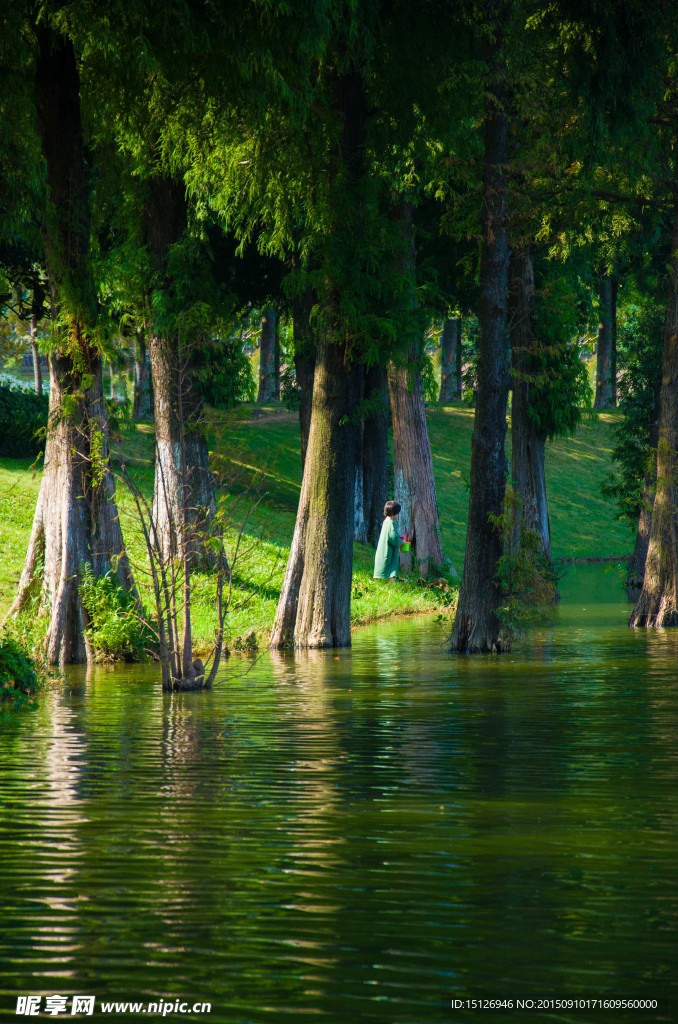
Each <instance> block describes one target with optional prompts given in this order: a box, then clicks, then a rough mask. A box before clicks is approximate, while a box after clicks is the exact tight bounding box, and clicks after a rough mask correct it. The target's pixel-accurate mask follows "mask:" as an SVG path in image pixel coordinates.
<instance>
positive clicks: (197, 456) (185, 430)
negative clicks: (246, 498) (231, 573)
mask: <svg viewBox="0 0 678 1024" xmlns="http://www.w3.org/2000/svg"><path fill="white" fill-rule="evenodd" d="M149 353H150V358H151V370H152V373H153V401H154V409H155V417H154V418H155V439H156V461H155V486H154V492H153V518H154V521H155V524H156V529H157V533H158V539H159V542H160V548H161V550H162V552H163V554H165V555H167V554H169V553H170V552H173V553H175V554H178V555H180V556H181V553H182V551H183V550H184V547H187V549H189V550H190V551H191V552H192V553H193V556H194V564H197V562H198V561H200V560H203V561H208V562H209V561H211V559H210V557H209V555H208V554H207V553H206V548H205V537H206V532H207V530H208V528H209V523H210V520H211V518H212V516H213V515H214V513H215V510H216V504H215V499H214V483H213V479H212V474H211V472H210V468H209V452H208V448H207V441H206V439H205V436H204V434H203V433H202V431H201V430H200V429H199V426H198V425H197V420H198V417H199V414H200V400H199V398H198V396H197V395H196V394H195V392H194V391H193V389H192V387H191V383H190V369H189V366H188V357H186V358H185V360H184V365H182V362H181V356H182V354H181V352H180V350H179V347H178V345H177V342H176V339H175V338H168V337H166V336H165V335H163V334H160V333H155V332H154V333H152V334H151V338H150V343H149ZM180 403H181V406H183V415H180ZM182 466H183V467H184V468H183V472H182ZM184 476H185V480H186V487H185V488H184V484H183V477H184ZM184 528H185V529H186V530H187V531H188V536H184Z"/></svg>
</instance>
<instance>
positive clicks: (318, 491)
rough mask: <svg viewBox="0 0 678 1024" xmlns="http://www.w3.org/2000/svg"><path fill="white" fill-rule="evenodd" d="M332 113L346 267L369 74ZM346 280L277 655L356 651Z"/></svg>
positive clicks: (329, 252) (321, 360) (336, 87)
mask: <svg viewBox="0 0 678 1024" xmlns="http://www.w3.org/2000/svg"><path fill="white" fill-rule="evenodd" d="M331 74H332V76H333V83H332V110H331V114H332V116H333V117H334V118H335V119H336V125H337V129H338V132H337V145H336V148H335V149H334V150H333V152H332V155H331V160H330V167H329V174H328V181H329V190H328V208H329V210H330V224H329V225H328V230H327V232H326V234H325V237H324V239H323V242H322V244H323V246H324V247H325V258H324V259H323V258H322V254H321V253H319V254H318V259H319V262H320V263H321V265H325V266H327V267H328V268H333V269H334V268H336V267H337V263H338V262H341V260H338V256H340V255H341V256H342V257H343V256H345V254H346V253H347V252H351V253H352V254H353V258H354V260H355V259H357V260H360V259H361V258H362V256H361V247H360V244H359V243H360V241H361V239H362V237H363V231H364V226H365V225H364V218H365V207H364V191H363V181H364V175H365V162H364V146H365V137H366V124H367V96H366V92H365V82H364V79H363V75H362V73H361V71H360V70H359V69H358V68H356V67H353V68H349V69H347V70H345V71H341V72H339V71H337V70H334V71H332V72H331ZM347 288H350V285H348V284H347V281H346V278H345V277H344V276H343V275H342V274H341V273H337V274H336V276H332V274H331V273H330V272H328V273H327V275H326V278H325V285H324V294H323V295H319V296H318V298H319V300H320V302H319V306H320V315H319V318H318V319H319V324H320V325H321V326H320V327H319V328H318V334H319V342H318V348H317V354H316V362H315V373H314V378H313V402H312V410H311V422H310V429H309V436H308V446H307V449H306V459H305V464H304V478H303V481H302V485H301V496H300V498H299V508H298V510H297V519H296V524H295V528H294V537H293V540H292V547H291V550H290V555H289V559H288V562H287V570H286V573H285V579H284V581H283V586H282V590H281V594H280V600H279V602H278V608H277V611H276V619H275V623H274V627H273V634H272V637H271V647H274V648H275V647H286V646H288V645H289V644H291V643H294V645H295V647H311V648H313V647H318V648H322V647H349V646H350V644H351V580H352V571H353V528H354V503H353V496H354V493H355V490H354V489H355V470H356V458H357V451H358V440H357V439H358V430H359V427H358V420H357V417H356V414H357V412H358V410H359V409H360V403H361V402H362V397H363V367H362V364H361V362H360V360H359V358H358V357H359V354H360V341H361V339H360V337H359V336H357V335H356V334H352V332H351V329H350V323H351V321H350V317H347V316H346V315H345V312H344V308H343V304H344V302H345V301H346V300H348V303H349V305H351V306H352V305H353V301H354V295H353V293H352V292H351V291H350V290H349V291H348V292H347Z"/></svg>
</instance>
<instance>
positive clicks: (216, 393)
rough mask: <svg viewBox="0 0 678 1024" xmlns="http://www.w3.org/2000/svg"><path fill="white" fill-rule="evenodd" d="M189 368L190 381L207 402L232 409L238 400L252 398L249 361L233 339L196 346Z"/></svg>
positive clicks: (252, 378)
mask: <svg viewBox="0 0 678 1024" xmlns="http://www.w3.org/2000/svg"><path fill="white" fill-rule="evenodd" d="M191 367H192V372H191V380H192V382H193V384H194V385H195V387H196V390H197V391H198V393H199V394H200V397H201V398H202V400H203V401H204V402H206V403H207V404H208V405H212V406H214V407H215V408H217V409H232V408H233V407H234V406H235V405H237V403H238V402H253V401H254V400H255V399H256V395H257V391H256V384H255V381H254V375H253V374H252V364H251V363H250V361H249V359H248V358H247V356H246V355H245V354H244V353H243V351H242V349H241V347H240V344H239V342H238V340H237V339H235V338H228V339H220V340H218V341H208V342H205V343H204V344H202V345H200V346H196V348H195V351H194V352H193V354H192V358H191Z"/></svg>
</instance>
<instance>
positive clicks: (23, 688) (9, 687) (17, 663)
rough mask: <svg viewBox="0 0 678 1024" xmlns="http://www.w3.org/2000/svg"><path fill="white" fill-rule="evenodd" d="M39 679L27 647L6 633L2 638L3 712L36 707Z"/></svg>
mask: <svg viewBox="0 0 678 1024" xmlns="http://www.w3.org/2000/svg"><path fill="white" fill-rule="evenodd" d="M38 682H39V677H38V673H37V671H36V665H35V661H34V660H33V658H32V657H31V656H30V654H29V653H28V650H27V649H26V647H24V645H23V644H21V643H20V642H19V641H18V640H16V639H15V638H14V637H12V636H9V635H8V634H7V633H6V632H5V633H4V635H3V636H2V637H0V697H2V712H3V714H6V713H7V710H8V706H9V708H11V710H17V709H18V708H20V707H32V706H34V705H35V696H34V695H35V691H36V690H37V688H38Z"/></svg>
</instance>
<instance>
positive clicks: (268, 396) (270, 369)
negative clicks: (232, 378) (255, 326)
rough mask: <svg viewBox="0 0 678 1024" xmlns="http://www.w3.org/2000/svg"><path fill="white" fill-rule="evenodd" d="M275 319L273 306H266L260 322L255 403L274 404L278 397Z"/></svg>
mask: <svg viewBox="0 0 678 1024" xmlns="http://www.w3.org/2000/svg"><path fill="white" fill-rule="evenodd" d="M277 345H278V339H277V318H276V315H275V310H274V309H273V306H266V308H265V310H264V314H263V317H262V320H261V345H260V348H259V393H258V395H257V402H275V401H276V399H277V397H278V380H279V376H280V374H279V372H277V367H276V363H277Z"/></svg>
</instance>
